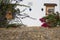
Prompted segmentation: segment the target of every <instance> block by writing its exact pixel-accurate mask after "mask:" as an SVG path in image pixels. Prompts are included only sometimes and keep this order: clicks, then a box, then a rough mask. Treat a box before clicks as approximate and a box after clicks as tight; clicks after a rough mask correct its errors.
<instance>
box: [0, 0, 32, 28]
mask: <svg viewBox="0 0 60 40" xmlns="http://www.w3.org/2000/svg"><path fill="white" fill-rule="evenodd" d="M12 1H16V3H14V4H12V3H11V2H12ZM21 1H23V0H0V27H4V26H7V25H8V24H9V20H12V19H14V18H15V17H17V16H16V14H18V15H20V16H21V14H20V13H21V11H20V9H15V8H16V7H17V6H23V7H27V8H29V10H30V11H31V8H30V6H27V5H22V4H18V2H21ZM24 11H25V9H24V10H23V11H22V12H24ZM26 17H29V16H26Z"/></svg>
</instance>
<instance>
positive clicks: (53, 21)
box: [44, 13, 60, 27]
mask: <svg viewBox="0 0 60 40" xmlns="http://www.w3.org/2000/svg"><path fill="white" fill-rule="evenodd" d="M58 14H59V13H52V14H49V15H47V16H45V17H44V18H45V19H46V23H47V24H48V25H49V26H50V27H56V26H57V25H58V26H60V16H59V15H58Z"/></svg>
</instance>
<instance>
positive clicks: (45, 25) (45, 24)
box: [41, 23, 49, 27]
mask: <svg viewBox="0 0 60 40" xmlns="http://www.w3.org/2000/svg"><path fill="white" fill-rule="evenodd" d="M41 26H42V27H49V25H48V23H43V24H42V25H41Z"/></svg>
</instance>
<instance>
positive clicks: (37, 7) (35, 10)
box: [19, 0, 59, 26]
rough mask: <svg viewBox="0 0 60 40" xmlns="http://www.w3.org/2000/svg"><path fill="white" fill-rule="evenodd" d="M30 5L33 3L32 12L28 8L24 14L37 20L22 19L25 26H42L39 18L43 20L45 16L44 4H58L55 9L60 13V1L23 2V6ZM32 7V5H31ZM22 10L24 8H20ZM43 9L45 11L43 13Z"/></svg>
mask: <svg viewBox="0 0 60 40" xmlns="http://www.w3.org/2000/svg"><path fill="white" fill-rule="evenodd" d="M28 3H32V6H31V8H32V11H31V12H30V11H29V10H28V8H27V10H26V11H25V12H24V13H27V14H28V15H30V16H31V17H33V18H36V20H33V19H30V18H25V19H22V22H23V24H25V25H28V26H41V24H42V23H41V22H40V21H39V18H42V17H43V16H45V6H44V3H56V4H57V7H56V8H55V12H56V11H59V0H23V2H21V4H26V5H29V4H28ZM30 5H31V4H30ZM19 8H20V9H21V10H22V9H24V8H21V7H19ZM41 8H43V9H44V10H43V11H41Z"/></svg>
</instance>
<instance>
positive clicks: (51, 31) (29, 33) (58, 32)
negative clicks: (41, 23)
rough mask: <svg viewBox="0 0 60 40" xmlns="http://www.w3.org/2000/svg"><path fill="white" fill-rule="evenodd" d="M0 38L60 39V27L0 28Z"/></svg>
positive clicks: (23, 39)
mask: <svg viewBox="0 0 60 40" xmlns="http://www.w3.org/2000/svg"><path fill="white" fill-rule="evenodd" d="M0 40H60V27H55V28H42V27H21V28H0Z"/></svg>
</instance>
